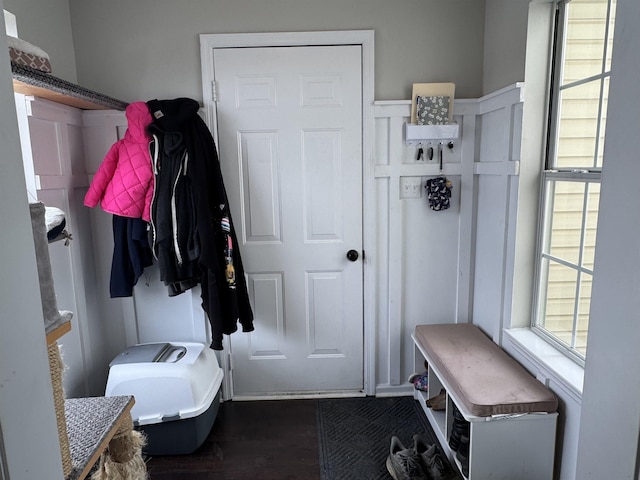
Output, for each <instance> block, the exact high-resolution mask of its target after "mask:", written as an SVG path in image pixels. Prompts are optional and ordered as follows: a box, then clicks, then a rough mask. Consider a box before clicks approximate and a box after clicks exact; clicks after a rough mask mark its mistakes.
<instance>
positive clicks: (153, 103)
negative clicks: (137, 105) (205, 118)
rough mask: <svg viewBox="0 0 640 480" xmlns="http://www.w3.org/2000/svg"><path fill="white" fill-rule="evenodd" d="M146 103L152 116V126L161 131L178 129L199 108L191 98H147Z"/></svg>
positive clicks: (195, 113)
mask: <svg viewBox="0 0 640 480" xmlns="http://www.w3.org/2000/svg"><path fill="white" fill-rule="evenodd" d="M147 105H148V108H149V111H150V112H151V114H152V116H153V127H155V128H156V129H158V130H160V131H162V132H177V131H180V129H181V125H182V124H183V123H184V122H185V121H187V120H189V119H191V118H193V116H194V115H197V114H198V109H199V108H200V105H199V104H198V102H196V101H195V100H193V99H191V98H176V99H173V100H149V101H148V102H147Z"/></svg>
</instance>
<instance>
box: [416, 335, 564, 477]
mask: <svg viewBox="0 0 640 480" xmlns="http://www.w3.org/2000/svg"><path fill="white" fill-rule="evenodd" d="M411 337H412V338H413V341H414V344H415V347H416V348H415V352H414V355H415V357H414V358H415V365H416V367H417V369H418V371H420V368H421V367H422V365H423V359H424V360H426V361H427V363H428V364H429V370H428V372H429V391H428V392H422V391H419V390H415V391H414V398H415V399H416V400H417V401H419V402H420V405H421V406H422V408H423V409H424V412H425V414H426V416H427V419H428V420H429V423H430V424H431V426H432V428H433V430H434V431H435V433H436V436H437V437H438V440H439V442H440V445H441V446H442V449H443V451H444V452H445V453H446V455H447V457H448V458H449V460H450V461H451V463H452V464H455V465H456V466H457V467H458V470H459V471H460V472H462V468H461V466H460V463H459V462H458V460H457V459H456V458H455V452H454V451H452V450H451V448H449V435H450V433H451V427H452V425H453V415H452V413H451V412H452V409H451V403H452V402H453V403H454V404H455V405H456V407H457V408H458V409H459V410H460V412H461V413H462V415H463V416H464V417H465V419H466V420H467V421H469V422H470V444H469V475H468V476H467V477H464V475H463V477H464V478H467V479H468V480H486V479H491V480H516V479H517V480H546V479H549V480H551V479H552V478H553V466H554V453H555V452H554V451H555V438H556V423H557V418H558V414H557V413H530V414H520V415H509V416H494V417H476V416H473V415H471V414H469V412H468V411H466V409H465V408H464V406H463V403H462V402H461V401H459V399H456V398H455V397H454V395H451V394H449V392H453V391H454V390H453V389H452V388H451V386H450V385H448V383H447V381H446V380H445V378H444V376H443V375H441V374H440V372H438V371H437V369H436V368H434V367H433V362H432V359H431V358H430V357H429V354H428V353H427V352H426V351H424V349H423V348H422V346H421V345H420V343H419V342H418V341H417V340H416V337H415V335H412V336H411ZM441 388H444V389H445V390H446V391H447V408H446V409H445V410H444V411H433V410H432V409H431V408H429V407H427V404H426V401H427V399H428V398H431V397H433V396H436V395H437V394H438V393H440V390H441ZM461 475H462V473H461Z"/></svg>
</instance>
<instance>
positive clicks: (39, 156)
mask: <svg viewBox="0 0 640 480" xmlns="http://www.w3.org/2000/svg"><path fill="white" fill-rule="evenodd" d="M15 98H16V106H17V112H18V120H19V125H20V137H21V143H22V151H23V161H24V164H25V173H26V178H27V189H28V191H29V198H30V201H36V200H38V201H41V202H43V203H44V204H45V205H46V206H50V207H57V208H60V209H61V210H63V211H64V212H65V219H66V230H67V231H69V232H70V233H71V234H72V236H73V240H72V241H71V242H70V244H69V246H66V245H65V244H64V242H62V241H58V242H55V243H52V244H50V245H49V254H50V258H51V266H52V273H53V280H54V283H55V290H56V297H57V304H58V308H59V309H61V310H71V311H72V312H73V319H72V321H71V324H72V328H71V331H70V332H69V333H67V334H66V335H64V336H63V337H62V338H61V339H60V340H58V343H59V344H60V346H61V350H62V355H63V358H64V361H65V364H66V366H67V367H68V368H67V369H66V371H65V374H64V379H63V385H64V389H65V392H66V394H67V396H69V397H75V396H86V395H89V394H90V393H94V394H95V393H99V390H100V389H102V388H103V385H104V383H103V382H104V375H103V371H104V369H103V362H102V359H103V356H104V346H105V342H104V337H105V336H104V330H103V327H104V326H103V324H102V321H101V318H100V315H99V311H98V309H97V303H98V301H97V298H98V296H97V291H96V290H95V288H93V286H94V285H95V271H94V264H93V258H92V252H93V235H92V229H91V224H90V219H89V212H88V211H87V209H86V208H85V207H84V206H83V199H84V194H85V192H86V189H87V187H88V185H89V183H88V178H87V175H86V172H85V166H84V158H83V139H82V113H81V111H80V110H78V109H77V108H73V107H67V106H64V105H60V104H57V103H53V102H50V101H47V100H42V99H39V98H34V97H29V96H24V95H21V94H16V96H15Z"/></svg>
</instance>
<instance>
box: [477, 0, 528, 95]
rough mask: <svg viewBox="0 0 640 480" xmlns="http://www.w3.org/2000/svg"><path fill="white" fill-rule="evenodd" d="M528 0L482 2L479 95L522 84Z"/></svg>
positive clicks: (487, 0)
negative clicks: (482, 52)
mask: <svg viewBox="0 0 640 480" xmlns="http://www.w3.org/2000/svg"><path fill="white" fill-rule="evenodd" d="M529 1H530V0H486V11H485V24H484V68H483V74H482V93H483V95H486V94H488V93H491V92H494V91H496V90H499V89H500V88H503V87H506V86H507V85H511V84H513V83H516V82H522V81H524V64H525V62H524V59H525V51H526V43H527V42H526V41H527V18H528V14H529Z"/></svg>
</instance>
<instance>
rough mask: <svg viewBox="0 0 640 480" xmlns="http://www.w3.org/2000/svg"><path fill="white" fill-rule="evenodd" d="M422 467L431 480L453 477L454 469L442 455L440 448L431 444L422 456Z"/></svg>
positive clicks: (444, 479)
mask: <svg viewBox="0 0 640 480" xmlns="http://www.w3.org/2000/svg"><path fill="white" fill-rule="evenodd" d="M420 459H421V460H422V469H423V470H424V471H425V472H426V473H427V475H428V478H430V479H431V480H447V479H449V478H452V476H453V470H452V469H451V467H450V466H449V463H448V462H447V460H446V459H445V458H444V457H443V456H442V455H440V452H438V448H437V447H436V446H435V445H431V446H430V447H429V448H428V449H427V450H426V451H425V452H424V453H423V454H422V455H421V456H420Z"/></svg>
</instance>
